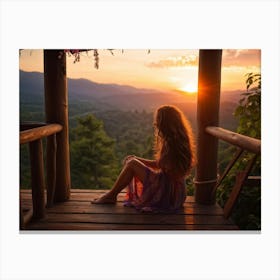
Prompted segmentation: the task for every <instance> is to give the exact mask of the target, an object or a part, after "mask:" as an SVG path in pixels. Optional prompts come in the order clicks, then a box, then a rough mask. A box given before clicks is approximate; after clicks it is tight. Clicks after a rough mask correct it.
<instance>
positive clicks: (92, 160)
mask: <svg viewBox="0 0 280 280" xmlns="http://www.w3.org/2000/svg"><path fill="white" fill-rule="evenodd" d="M72 135H73V141H72V142H71V143H70V149H71V173H72V186H73V187H79V188H101V189H104V188H110V187H111V186H112V185H113V183H114V181H115V179H116V177H117V164H116V158H115V151H114V144H115V143H114V140H113V139H111V138H110V137H109V136H108V135H107V134H106V132H105V131H104V128H103V122H102V121H100V120H98V119H97V118H96V117H95V116H94V115H92V114H91V115H87V116H86V117H83V118H78V124H77V126H76V128H74V129H73V131H72Z"/></svg>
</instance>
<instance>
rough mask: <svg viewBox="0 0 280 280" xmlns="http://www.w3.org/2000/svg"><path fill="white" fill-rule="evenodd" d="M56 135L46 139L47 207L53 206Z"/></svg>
mask: <svg viewBox="0 0 280 280" xmlns="http://www.w3.org/2000/svg"><path fill="white" fill-rule="evenodd" d="M56 152H57V145H56V134H53V135H50V136H48V137H47V151H46V154H47V157H46V158H47V159H46V172H47V178H46V182H47V207H51V206H53V202H54V194H55V184H56Z"/></svg>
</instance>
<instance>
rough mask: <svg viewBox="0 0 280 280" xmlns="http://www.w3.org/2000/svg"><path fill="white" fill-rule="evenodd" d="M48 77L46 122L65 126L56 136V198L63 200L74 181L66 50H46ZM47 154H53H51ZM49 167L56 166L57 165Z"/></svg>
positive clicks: (45, 69)
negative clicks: (70, 147)
mask: <svg viewBox="0 0 280 280" xmlns="http://www.w3.org/2000/svg"><path fill="white" fill-rule="evenodd" d="M44 77H45V111H46V122H47V123H58V124H61V125H62V126H63V130H62V131H61V132H60V133H58V134H57V136H56V138H57V157H56V184H55V193H54V201H55V202H60V201H66V200H68V199H69V197H70V184H71V183H70V154H69V131H68V129H69V128H68V93H67V77H66V56H65V53H64V51H63V50H44ZM47 157H48V158H49V155H47ZM50 161H51V160H50ZM50 161H49V162H50ZM49 170H53V168H50V169H49ZM47 176H49V174H47Z"/></svg>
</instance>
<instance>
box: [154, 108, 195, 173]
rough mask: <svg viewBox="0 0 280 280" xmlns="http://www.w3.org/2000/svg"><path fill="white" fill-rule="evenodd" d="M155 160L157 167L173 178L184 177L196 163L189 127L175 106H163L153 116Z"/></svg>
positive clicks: (192, 138)
mask: <svg viewBox="0 0 280 280" xmlns="http://www.w3.org/2000/svg"><path fill="white" fill-rule="evenodd" d="M154 126H155V137H154V139H155V141H154V150H155V159H156V160H157V161H158V165H159V167H160V168H161V169H162V170H163V171H165V172H166V173H169V174H173V175H174V176H185V175H187V174H188V173H189V172H190V170H191V168H192V167H193V166H194V165H195V163H196V156H195V154H196V152H195V143H194V137H193V132H192V128H191V125H190V124H189V121H188V120H187V119H186V117H185V116H184V114H183V113H182V112H181V110H179V109H178V108H177V107H175V106H171V105H164V106H161V107H159V108H158V109H157V111H156V112H155V115H154Z"/></svg>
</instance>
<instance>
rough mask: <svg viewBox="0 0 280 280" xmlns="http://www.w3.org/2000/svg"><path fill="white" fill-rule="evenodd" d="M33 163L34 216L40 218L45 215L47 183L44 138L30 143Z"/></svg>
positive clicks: (31, 162)
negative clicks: (45, 177) (45, 182)
mask: <svg viewBox="0 0 280 280" xmlns="http://www.w3.org/2000/svg"><path fill="white" fill-rule="evenodd" d="M29 153H30V165H31V188H32V202H33V218H35V219H40V218H43V217H44V216H45V194H44V191H45V184H44V164H43V147H42V140H41V139H39V140H35V141H33V142H30V143H29Z"/></svg>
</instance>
